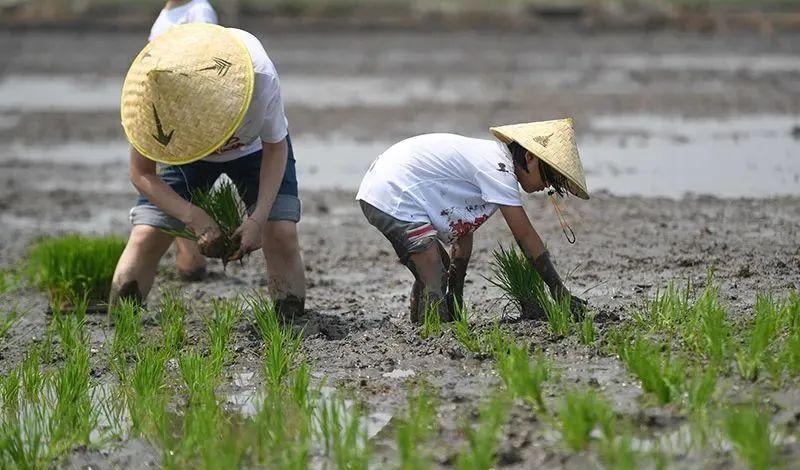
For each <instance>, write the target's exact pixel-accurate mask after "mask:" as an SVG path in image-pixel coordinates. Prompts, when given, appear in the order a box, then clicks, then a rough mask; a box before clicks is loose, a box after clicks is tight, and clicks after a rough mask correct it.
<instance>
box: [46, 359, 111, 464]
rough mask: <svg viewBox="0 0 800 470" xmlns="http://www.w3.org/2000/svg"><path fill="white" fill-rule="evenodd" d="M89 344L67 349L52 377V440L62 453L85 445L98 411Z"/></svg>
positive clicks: (88, 441) (58, 452) (95, 421)
mask: <svg viewBox="0 0 800 470" xmlns="http://www.w3.org/2000/svg"><path fill="white" fill-rule="evenodd" d="M89 377H90V367H89V348H88V345H84V346H83V347H78V348H75V349H74V350H72V351H70V352H69V353H68V355H67V358H66V360H65V362H64V364H63V365H62V366H61V367H59V368H58V369H57V370H56V371H55V374H54V376H53V390H54V396H55V399H56V402H55V407H54V409H53V414H52V423H51V425H50V426H51V429H52V433H53V435H52V439H53V441H54V445H56V446H58V450H57V454H59V455H60V454H61V453H63V452H65V451H67V450H69V449H71V448H72V447H74V446H76V445H88V444H89V443H90V440H89V438H90V436H91V432H92V430H94V429H95V427H96V425H97V419H98V416H99V410H98V409H97V408H96V407H95V406H93V404H92V395H91V383H90V378H89Z"/></svg>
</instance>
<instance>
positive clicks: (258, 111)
mask: <svg viewBox="0 0 800 470" xmlns="http://www.w3.org/2000/svg"><path fill="white" fill-rule="evenodd" d="M121 108H122V109H121V114H122V126H123V128H124V130H125V134H126V136H127V138H128V141H129V142H130V143H131V151H130V179H131V182H132V183H133V185H134V187H135V188H136V189H137V190H138V191H139V194H140V196H139V199H138V201H137V202H136V205H135V206H134V207H133V209H131V212H130V219H131V223H132V224H133V229H132V231H131V235H130V237H129V238H128V243H127V245H126V247H125V250H124V251H123V253H122V256H121V257H120V260H119V262H118V264H117V267H116V270H115V272H114V278H113V281H112V286H111V296H110V299H109V304H110V305H111V306H112V307H113V306H114V305H115V304H116V303H117V302H118V301H119V300H120V299H130V300H133V301H137V302H144V300H145V299H146V298H147V295H148V293H149V291H150V289H151V287H152V285H153V282H154V279H155V275H156V270H157V268H158V263H159V260H160V259H161V257H162V256H163V255H164V253H165V252H166V251H167V249H168V248H169V246H170V245H171V244H172V241H173V236H172V235H170V234H168V233H166V232H165V231H164V230H167V231H172V232H174V231H179V230H182V229H183V228H184V227H188V228H189V229H190V230H191V231H192V232H193V233H194V234H195V235H197V237H198V246H199V249H200V251H201V253H203V254H207V255H209V256H214V255H213V253H212V250H213V248H214V247H215V246H217V243H216V242H217V241H218V240H219V238H220V236H221V232H220V230H219V227H218V226H217V224H216V222H214V220H213V219H212V218H211V217H210V216H209V215H208V214H207V213H206V212H205V211H203V210H202V209H200V208H199V207H197V206H195V205H193V204H192V202H191V197H190V196H191V193H192V192H193V191H195V190H198V189H208V188H210V187H211V186H212V185H213V184H214V182H215V181H216V180H217V178H218V177H219V176H221V175H222V174H226V175H227V176H228V177H229V178H230V179H231V180H232V181H233V183H234V184H235V185H236V187H237V189H238V190H239V193H240V195H241V197H242V199H243V200H244V202H245V204H246V205H247V206H248V212H249V214H250V215H249V217H248V218H247V219H246V220H245V221H244V223H243V224H242V225H241V226H240V227H239V229H238V230H237V232H236V234H235V237H237V238H238V239H239V241H240V250H239V252H238V253H236V254H235V255H234V257H231V259H237V258H240V257H241V256H243V255H245V254H247V253H249V252H252V251H255V250H257V249H259V248H261V249H262V251H263V253H264V258H265V260H266V267H267V277H268V279H267V281H268V287H269V292H270V295H271V297H272V300H273V301H274V302H275V307H276V309H277V310H278V311H279V312H280V313H281V314H282V315H283V316H285V317H287V318H288V317H293V316H298V315H302V314H303V307H304V302H305V270H304V266H303V260H302V257H301V255H300V246H299V242H298V238H297V222H299V220H300V213H301V205H300V199H299V198H298V191H297V178H296V176H295V161H294V158H293V154H292V144H291V139H290V138H289V130H288V121H287V119H286V115H285V113H284V108H283V101H282V98H281V89H280V81H279V79H278V73H277V70H276V69H275V66H274V65H273V63H272V61H271V60H270V58H269V56H268V55H267V52H266V51H265V50H264V46H263V45H262V44H261V41H259V40H258V39H257V38H256V37H255V36H253V35H252V34H250V33H248V32H245V31H242V30H238V29H230V28H223V27H221V26H216V25H209V24H186V25H179V26H175V27H173V28H172V29H170V30H169V31H168V32H166V33H164V34H163V35H161V36H159V37H158V38H157V39H155V40H154V41H151V42H150V43H149V44H148V45H147V46H145V48H144V49H143V50H142V52H141V53H140V54H139V55H138V56H137V57H136V59H135V60H134V62H133V65H131V69H130V71H129V72H128V75H127V77H126V79H125V84H124V85H123V89H122V107H121Z"/></svg>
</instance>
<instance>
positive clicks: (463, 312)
mask: <svg viewBox="0 0 800 470" xmlns="http://www.w3.org/2000/svg"><path fill="white" fill-rule="evenodd" d="M451 329H452V330H453V336H455V338H456V340H457V341H458V342H459V343H461V345H462V346H464V347H465V348H466V349H467V351H469V352H472V353H479V352H481V341H480V338H479V337H478V335H477V333H475V330H474V329H473V328H472V326H471V325H470V324H469V310H468V309H467V307H466V306H463V305H458V304H456V305H454V306H453V323H452V325H451Z"/></svg>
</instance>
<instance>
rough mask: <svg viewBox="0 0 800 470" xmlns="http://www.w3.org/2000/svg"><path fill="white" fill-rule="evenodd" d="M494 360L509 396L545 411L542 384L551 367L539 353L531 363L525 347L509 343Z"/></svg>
mask: <svg viewBox="0 0 800 470" xmlns="http://www.w3.org/2000/svg"><path fill="white" fill-rule="evenodd" d="M495 358H496V360H497V372H498V373H499V374H500V378H501V379H503V383H504V384H505V386H506V388H507V389H508V391H509V393H510V394H511V396H513V397H515V398H521V399H523V400H525V401H526V402H527V403H529V404H530V405H532V406H535V407H537V408H538V409H539V410H540V411H545V404H544V398H543V397H542V390H543V385H544V382H546V381H547V380H548V379H549V378H550V369H551V367H550V364H549V363H548V362H547V360H546V359H545V357H544V355H543V354H542V353H541V351H538V352H537V353H536V356H535V358H534V359H533V361H532V360H531V357H530V348H529V347H528V346H527V345H519V344H516V343H514V342H509V343H507V345H506V347H505V348H504V350H502V351H498V352H496V354H495Z"/></svg>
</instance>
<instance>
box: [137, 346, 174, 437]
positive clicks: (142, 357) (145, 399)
mask: <svg viewBox="0 0 800 470" xmlns="http://www.w3.org/2000/svg"><path fill="white" fill-rule="evenodd" d="M166 361H167V357H166V354H164V352H163V350H161V349H159V348H157V347H155V346H152V345H145V346H143V347H141V348H140V349H139V351H137V353H136V362H135V363H134V365H133V371H132V373H131V379H130V389H129V396H128V397H127V401H128V412H129V414H130V416H131V425H132V427H131V430H132V432H133V433H134V434H147V433H157V432H158V430H159V429H163V424H164V414H165V413H166V409H165V407H166V401H167V396H166Z"/></svg>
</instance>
